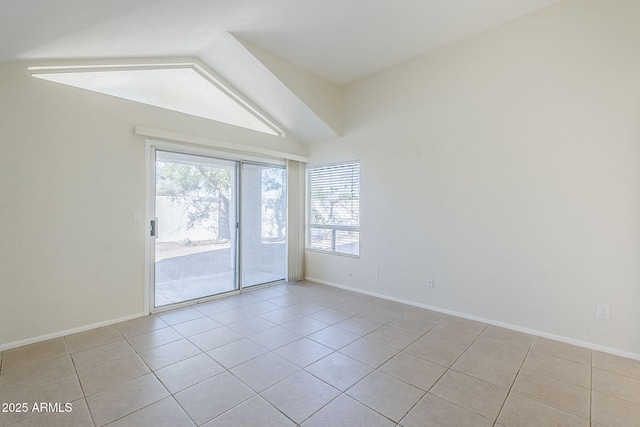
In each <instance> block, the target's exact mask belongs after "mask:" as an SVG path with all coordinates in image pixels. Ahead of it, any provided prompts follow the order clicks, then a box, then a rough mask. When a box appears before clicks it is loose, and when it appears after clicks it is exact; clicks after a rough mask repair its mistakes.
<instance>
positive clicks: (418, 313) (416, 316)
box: [402, 308, 447, 324]
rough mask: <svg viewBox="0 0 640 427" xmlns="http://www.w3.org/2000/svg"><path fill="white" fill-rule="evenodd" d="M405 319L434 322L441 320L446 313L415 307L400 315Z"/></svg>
mask: <svg viewBox="0 0 640 427" xmlns="http://www.w3.org/2000/svg"><path fill="white" fill-rule="evenodd" d="M402 317H403V318H405V319H407V320H421V321H424V322H427V323H431V324H436V323H440V322H442V321H443V320H444V319H445V318H446V317H447V315H446V314H444V313H438V312H437V311H433V310H428V309H426V308H416V309H415V310H413V311H411V312H410V313H408V314H405V315H404V316H402Z"/></svg>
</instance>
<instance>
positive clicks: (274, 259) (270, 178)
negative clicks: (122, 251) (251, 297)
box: [152, 150, 286, 307]
mask: <svg viewBox="0 0 640 427" xmlns="http://www.w3.org/2000/svg"><path fill="white" fill-rule="evenodd" d="M153 166H154V169H155V171H154V173H153V174H152V175H153V178H154V185H152V193H153V194H152V197H153V199H154V200H155V203H154V204H153V205H154V210H155V212H153V213H152V214H153V215H152V216H155V218H156V220H155V223H154V227H153V228H154V230H153V234H154V235H155V239H153V244H152V246H153V247H154V249H153V251H152V255H153V257H154V259H153V274H152V276H153V280H152V282H153V301H154V302H153V306H154V307H161V306H166V305H170V304H177V303H183V302H187V301H191V300H197V299H201V298H206V297H209V296H213V295H217V294H221V293H226V292H231V291H236V290H240V289H242V288H243V287H248V286H255V285H260V284H264V283H269V282H274V281H278V280H284V278H285V265H286V248H285V246H286V245H285V236H286V180H285V169H284V168H281V167H278V166H272V165H258V164H249V163H242V162H240V161H234V160H227V159H219V158H214V157H208V156H203V155H195V154H186V153H179V152H173V151H166V150H155V161H154V164H153Z"/></svg>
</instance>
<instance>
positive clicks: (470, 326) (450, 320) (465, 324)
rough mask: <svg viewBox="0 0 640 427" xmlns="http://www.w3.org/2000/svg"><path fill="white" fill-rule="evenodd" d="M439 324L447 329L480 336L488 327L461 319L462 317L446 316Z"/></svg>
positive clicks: (484, 324)
mask: <svg viewBox="0 0 640 427" xmlns="http://www.w3.org/2000/svg"><path fill="white" fill-rule="evenodd" d="M440 324H441V325H442V326H446V327H447V328H451V329H456V330H458V331H462V332H466V333H469V334H473V335H480V334H481V333H482V331H484V330H485V328H486V327H487V326H488V325H487V324H486V323H482V322H477V321H475V320H469V319H463V318H462V317H457V316H447V317H445V318H444V319H442V320H441V321H440Z"/></svg>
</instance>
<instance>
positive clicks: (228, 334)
mask: <svg viewBox="0 0 640 427" xmlns="http://www.w3.org/2000/svg"><path fill="white" fill-rule="evenodd" d="M239 339H242V335H240V334H238V333H237V332H234V331H232V330H231V329H229V328H227V327H226V326H222V327H220V328H216V329H212V330H210V331H207V332H203V333H201V334H198V335H194V336H191V337H189V341H191V342H192V343H194V344H195V345H196V346H198V348H200V350H202V351H210V350H213V349H214V348H218V347H222V346H223V345H227V344H229V343H232V342H234V341H238V340H239Z"/></svg>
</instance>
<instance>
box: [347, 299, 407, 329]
mask: <svg viewBox="0 0 640 427" xmlns="http://www.w3.org/2000/svg"><path fill="white" fill-rule="evenodd" d="M345 304H346V303H345ZM354 314H357V317H359V318H362V319H366V320H373V321H374V322H378V323H382V324H383V325H384V324H387V323H389V322H393V321H394V320H396V319H398V318H400V317H402V316H401V315H400V314H398V313H396V312H394V311H389V310H384V309H380V308H367V309H366V310H364V311H362V312H360V313H354Z"/></svg>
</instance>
